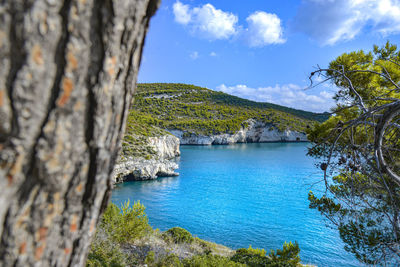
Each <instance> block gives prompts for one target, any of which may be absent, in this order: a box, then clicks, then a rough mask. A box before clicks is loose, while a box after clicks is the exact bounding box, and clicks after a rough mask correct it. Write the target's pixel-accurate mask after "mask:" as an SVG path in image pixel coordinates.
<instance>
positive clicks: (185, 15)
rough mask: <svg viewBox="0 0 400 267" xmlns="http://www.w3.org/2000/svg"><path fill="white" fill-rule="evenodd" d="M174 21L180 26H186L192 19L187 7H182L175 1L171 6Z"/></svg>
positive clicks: (182, 5)
mask: <svg viewBox="0 0 400 267" xmlns="http://www.w3.org/2000/svg"><path fill="white" fill-rule="evenodd" d="M172 9H173V12H174V15H175V21H176V22H178V23H180V24H185V25H186V24H188V23H189V22H190V20H191V19H192V16H191V15H190V12H189V5H184V4H182V3H181V2H179V1H176V2H175V4H174V5H173V6H172Z"/></svg>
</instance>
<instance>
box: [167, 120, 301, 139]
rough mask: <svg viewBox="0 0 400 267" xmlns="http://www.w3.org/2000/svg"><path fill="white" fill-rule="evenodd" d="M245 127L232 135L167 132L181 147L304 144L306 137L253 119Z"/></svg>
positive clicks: (179, 131)
mask: <svg viewBox="0 0 400 267" xmlns="http://www.w3.org/2000/svg"><path fill="white" fill-rule="evenodd" d="M246 124H247V127H242V128H241V129H240V130H239V131H237V132H236V133H234V134H217V135H200V134H193V133H188V132H184V131H181V130H169V132H171V133H172V134H173V135H175V136H176V137H178V138H179V140H180V144H182V145H227V144H234V143H265V142H306V141H308V140H307V135H306V134H305V133H303V132H298V131H291V130H285V131H279V130H278V129H277V128H275V127H274V126H273V125H271V124H267V123H262V122H259V121H257V120H254V119H249V120H247V121H246Z"/></svg>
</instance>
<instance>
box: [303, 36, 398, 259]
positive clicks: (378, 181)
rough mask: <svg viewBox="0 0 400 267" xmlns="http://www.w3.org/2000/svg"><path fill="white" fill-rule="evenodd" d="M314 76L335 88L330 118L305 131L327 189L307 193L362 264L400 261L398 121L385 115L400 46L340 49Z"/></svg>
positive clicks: (392, 103) (392, 104)
mask: <svg viewBox="0 0 400 267" xmlns="http://www.w3.org/2000/svg"><path fill="white" fill-rule="evenodd" d="M318 73H320V74H321V75H323V76H324V78H327V79H331V80H332V81H333V83H334V84H335V85H336V86H338V87H339V88H340V90H339V91H338V93H337V94H336V96H335V99H336V100H337V107H336V108H335V115H334V116H332V117H331V118H330V119H329V120H327V121H326V122H324V123H322V124H321V125H316V126H315V127H313V128H312V129H310V131H309V136H308V137H309V139H310V140H311V141H312V142H313V147H312V148H311V149H310V150H309V155H311V156H313V157H315V158H318V159H320V160H321V165H320V167H321V169H322V170H323V171H324V178H325V183H326V185H327V191H326V193H325V194H321V195H316V194H314V193H313V192H310V193H309V200H310V207H311V208H313V209H317V210H318V211H320V212H321V213H322V214H323V215H324V216H326V217H327V218H328V219H329V220H330V221H331V222H332V223H333V224H334V225H336V226H337V229H338V231H339V233H340V237H341V238H342V240H343V241H344V242H345V244H346V245H345V249H346V250H347V251H349V252H351V253H353V254H354V255H355V256H356V257H357V258H358V259H359V260H360V261H361V262H364V263H366V264H373V265H379V266H380V265H390V266H392V265H393V266H394V265H396V266H398V265H399V263H400V252H399V247H400V227H399V221H400V194H399V192H400V183H399V181H397V180H396V179H395V178H394V177H395V176H394V175H391V174H390V172H388V171H387V170H388V168H391V170H392V171H393V172H394V173H397V175H398V174H399V173H400V164H399V163H400V152H399V151H400V150H399V148H400V127H399V126H398V122H399V119H400V118H399V115H397V117H396V116H394V117H393V120H389V121H385V120H386V118H390V117H389V116H388V114H393V113H392V112H393V111H395V110H396V108H397V110H398V109H399V107H400V88H399V83H400V51H399V50H398V49H397V46H395V45H391V44H390V43H389V42H388V43H387V44H386V45H385V46H384V47H382V48H379V47H377V46H375V47H374V49H373V51H372V52H368V53H367V52H364V51H357V52H351V53H345V54H343V55H341V56H339V57H338V58H336V59H335V60H334V61H332V62H331V63H330V66H329V69H328V70H320V71H319V72H318ZM396 123H397V124H396ZM384 127H386V128H384ZM382 129H383V130H382ZM382 131H383V138H382V139H381V140H382V142H381V143H379V139H380V137H379V134H378V133H379V132H382ZM379 149H381V150H382V153H383V157H384V160H385V163H384V164H382V162H381V161H380V158H379V153H378V151H379Z"/></svg>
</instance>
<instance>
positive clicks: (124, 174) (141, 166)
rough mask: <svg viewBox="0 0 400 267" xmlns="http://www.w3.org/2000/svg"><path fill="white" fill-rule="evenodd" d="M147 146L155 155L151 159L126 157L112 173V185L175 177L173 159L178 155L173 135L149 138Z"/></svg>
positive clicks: (176, 140) (176, 142) (175, 165)
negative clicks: (128, 181) (129, 181)
mask: <svg viewBox="0 0 400 267" xmlns="http://www.w3.org/2000/svg"><path fill="white" fill-rule="evenodd" d="M148 142H149V146H151V147H152V148H153V150H154V151H155V152H156V154H155V155H154V156H153V158H152V159H145V158H133V157H128V158H127V159H125V160H124V161H121V162H119V163H118V164H117V165H116V166H115V168H114V172H113V175H112V177H113V180H114V183H121V182H123V181H127V180H134V181H143V180H150V179H156V178H157V177H166V176H177V175H179V174H178V173H177V172H175V170H176V169H177V168H178V167H179V166H178V164H177V163H176V162H174V159H175V158H176V157H178V156H179V155H180V151H179V139H178V138H176V137H175V136H173V135H164V136H160V137H149V138H148Z"/></svg>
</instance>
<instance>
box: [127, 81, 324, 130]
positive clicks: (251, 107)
mask: <svg viewBox="0 0 400 267" xmlns="http://www.w3.org/2000/svg"><path fill="white" fill-rule="evenodd" d="M250 118H253V119H257V120H259V121H262V122H264V123H270V124H271V126H275V127H276V128H278V129H279V130H285V129H289V130H297V131H305V129H306V128H307V127H308V126H311V125H312V124H314V123H316V122H321V121H324V120H326V119H327V118H328V115H327V114H318V113H313V112H307V111H302V110H296V109H292V108H288V107H283V106H279V105H275V104H271V103H259V102H254V101H250V100H246V99H242V98H239V97H236V96H232V95H228V94H226V93H223V92H216V91H212V90H209V89H206V88H201V87H198V86H194V85H187V84H175V83H148V84H138V87H137V91H136V94H135V101H134V103H133V106H132V108H131V111H130V115H129V118H128V119H129V121H128V134H129V132H130V133H133V134H140V135H157V130H156V129H157V128H154V127H150V128H149V127H148V126H158V127H159V128H161V129H179V130H184V131H186V132H187V133H189V134H190V133H197V134H205V135H210V134H221V133H234V132H236V131H238V130H239V129H240V128H241V127H243V126H246V125H245V124H246V123H245V121H246V120H248V119H250Z"/></svg>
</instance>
